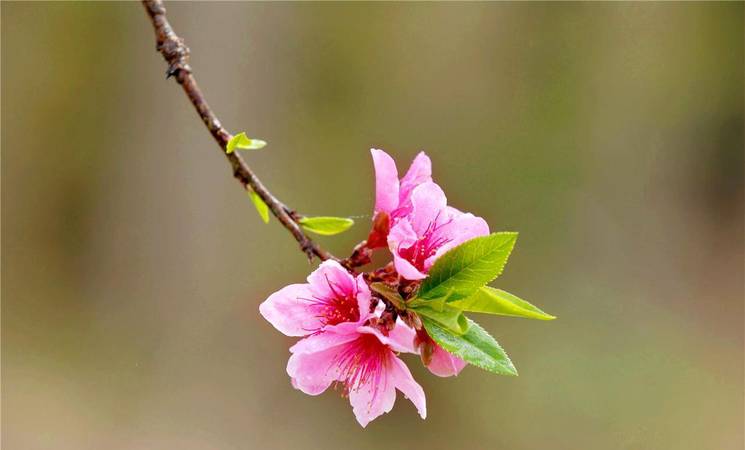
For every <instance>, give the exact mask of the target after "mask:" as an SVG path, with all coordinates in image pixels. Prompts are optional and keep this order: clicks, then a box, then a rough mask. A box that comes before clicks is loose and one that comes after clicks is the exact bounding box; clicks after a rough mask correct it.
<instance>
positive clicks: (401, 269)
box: [388, 219, 427, 280]
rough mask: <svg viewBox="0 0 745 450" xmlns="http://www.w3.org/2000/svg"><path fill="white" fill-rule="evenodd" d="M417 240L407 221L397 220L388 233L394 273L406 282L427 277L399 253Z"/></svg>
mask: <svg viewBox="0 0 745 450" xmlns="http://www.w3.org/2000/svg"><path fill="white" fill-rule="evenodd" d="M417 239H418V237H417V234H416V232H415V231H414V229H413V228H412V227H411V223H410V222H409V221H408V219H401V220H399V221H398V222H397V223H396V225H394V226H393V228H391V231H390V233H388V249H389V250H390V251H391V253H392V254H393V265H394V266H395V267H396V272H398V274H399V275H401V276H402V277H404V278H406V279H407V280H421V279H423V278H426V277H427V276H426V275H425V274H423V273H421V272H420V271H419V270H417V268H416V267H414V266H413V265H412V264H411V263H410V262H409V261H408V260H406V258H404V257H402V256H401V253H400V250H401V249H405V248H409V247H411V246H412V245H414V244H415V243H416V241H417Z"/></svg>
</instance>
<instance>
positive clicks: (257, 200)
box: [247, 189, 269, 223]
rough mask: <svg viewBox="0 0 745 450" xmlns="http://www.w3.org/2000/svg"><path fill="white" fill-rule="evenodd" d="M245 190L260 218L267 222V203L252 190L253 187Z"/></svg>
mask: <svg viewBox="0 0 745 450" xmlns="http://www.w3.org/2000/svg"><path fill="white" fill-rule="evenodd" d="M247 192H248V196H249V197H250V198H251V201H252V202H253V204H254V206H255V207H256V212H258V213H259V216H261V220H263V221H264V223H269V205H267V204H266V203H265V202H264V200H263V199H262V198H261V197H259V194H257V193H256V192H254V190H253V189H249V190H248V191H247Z"/></svg>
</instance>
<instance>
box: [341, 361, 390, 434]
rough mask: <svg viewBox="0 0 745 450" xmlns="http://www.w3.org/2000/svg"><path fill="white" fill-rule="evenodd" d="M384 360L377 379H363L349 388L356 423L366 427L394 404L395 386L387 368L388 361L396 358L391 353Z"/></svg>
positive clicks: (381, 362) (388, 365)
mask: <svg viewBox="0 0 745 450" xmlns="http://www.w3.org/2000/svg"><path fill="white" fill-rule="evenodd" d="M384 358H387V359H386V360H383V361H380V364H382V365H383V367H382V370H381V371H380V376H379V377H369V378H365V379H364V382H363V383H361V384H360V385H358V386H354V387H350V390H349V403H350V404H351V405H352V411H353V412H354V416H355V417H356V418H357V422H359V424H360V425H362V426H363V427H366V426H367V424H368V423H370V422H371V421H372V420H373V419H375V418H376V417H379V416H381V415H383V414H385V413H387V412H389V411H390V410H391V409H393V404H394V403H395V402H396V386H395V384H394V383H393V382H392V380H391V379H390V376H389V374H388V370H387V369H388V368H389V367H390V363H389V361H390V360H391V359H398V358H396V357H395V356H394V355H393V353H392V352H390V351H388V354H386V355H385V356H384Z"/></svg>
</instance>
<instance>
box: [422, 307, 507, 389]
mask: <svg viewBox="0 0 745 450" xmlns="http://www.w3.org/2000/svg"><path fill="white" fill-rule="evenodd" d="M467 320H468V331H466V333H465V334H463V335H460V336H458V335H455V334H453V333H450V332H449V331H448V330H446V329H445V328H443V327H442V326H440V325H439V324H438V323H437V322H434V321H432V320H431V319H429V318H427V317H423V318H422V323H423V324H424V328H425V329H426V330H427V333H429V335H430V336H431V337H432V339H434V341H435V342H437V343H438V344H439V345H440V346H441V347H442V348H444V349H445V350H447V351H448V352H450V353H452V354H454V355H456V356H459V357H461V358H462V359H463V360H465V361H467V362H469V363H471V364H473V365H474V366H477V367H481V368H482V369H484V370H488V371H490V372H494V373H498V374H500V375H517V369H515V366H514V365H512V361H510V358H509V356H507V354H506V353H505V352H504V350H502V347H500V346H499V344H498V343H497V341H495V340H494V338H493V337H491V335H489V333H487V332H486V331H484V329H483V328H481V327H480V326H479V325H478V324H477V323H476V322H474V321H472V320H471V319H467Z"/></svg>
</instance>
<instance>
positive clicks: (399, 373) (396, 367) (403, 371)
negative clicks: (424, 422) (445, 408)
mask: <svg viewBox="0 0 745 450" xmlns="http://www.w3.org/2000/svg"><path fill="white" fill-rule="evenodd" d="M390 362H391V364H390V366H389V369H388V377H389V378H390V379H391V381H392V382H393V384H394V385H395V386H396V388H397V389H398V390H399V391H401V392H402V393H403V394H404V395H405V396H406V398H408V399H409V400H411V403H413V404H414V406H416V409H417V411H419V416H420V417H421V418H422V419H426V418H427V399H426V398H425V397H424V389H422V387H421V386H420V385H419V383H417V382H416V381H415V380H414V377H413V376H411V372H410V371H409V368H408V367H406V364H404V362H403V361H401V360H400V359H399V358H397V357H396V356H393V355H392V358H391V360H390Z"/></svg>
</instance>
